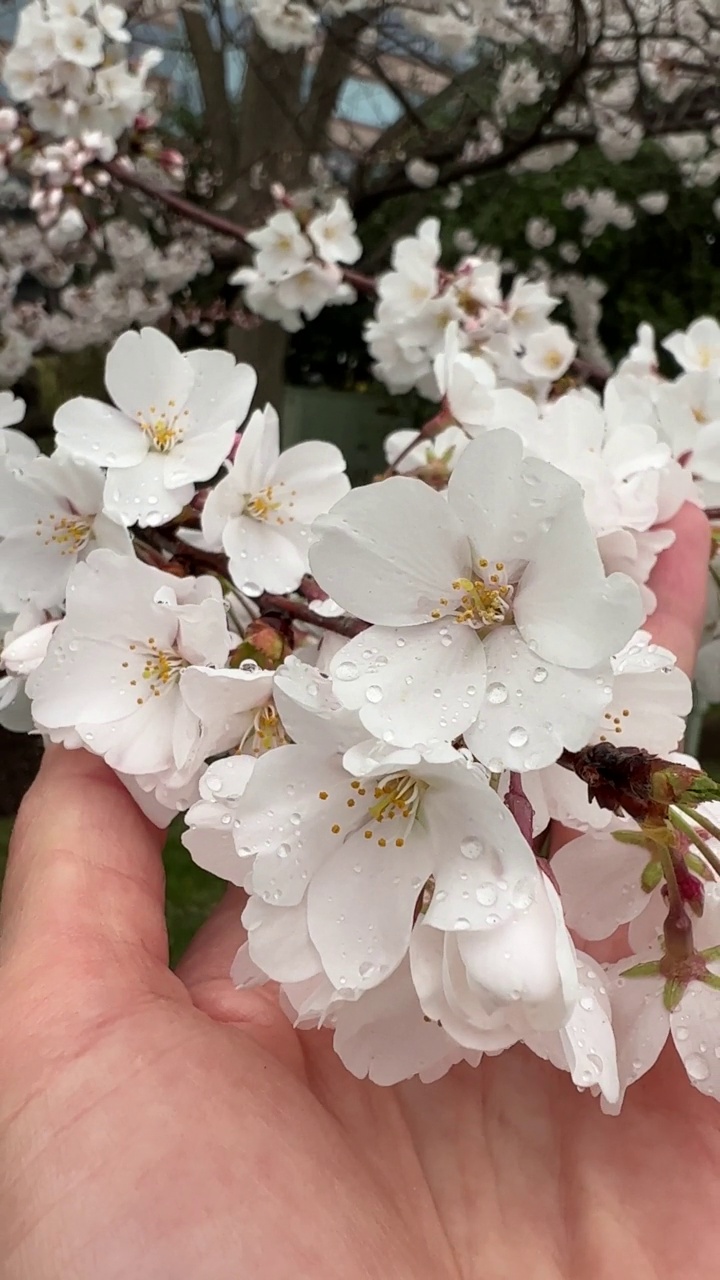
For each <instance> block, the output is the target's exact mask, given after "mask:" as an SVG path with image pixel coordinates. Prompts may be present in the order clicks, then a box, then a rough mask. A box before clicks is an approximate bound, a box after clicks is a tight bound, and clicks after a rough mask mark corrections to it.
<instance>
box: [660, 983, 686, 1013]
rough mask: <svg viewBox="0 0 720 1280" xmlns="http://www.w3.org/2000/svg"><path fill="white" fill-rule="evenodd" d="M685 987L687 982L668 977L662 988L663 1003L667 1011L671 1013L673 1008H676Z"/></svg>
mask: <svg viewBox="0 0 720 1280" xmlns="http://www.w3.org/2000/svg"><path fill="white" fill-rule="evenodd" d="M686 987H687V983H686V982H683V981H682V980H681V979H680V978H668V980H667V982H666V983H665V987H664V989H663V1004H664V1005H665V1008H666V1009H667V1011H668V1013H672V1012H673V1010H674V1009H677V1007H678V1005H679V1003H680V1001H681V1000H682V998H683V996H684V994H685V988H686Z"/></svg>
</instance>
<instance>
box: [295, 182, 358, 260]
mask: <svg viewBox="0 0 720 1280" xmlns="http://www.w3.org/2000/svg"><path fill="white" fill-rule="evenodd" d="M355 232H356V225H355V219H354V218H353V216H352V214H351V212H350V206H349V205H348V202H347V200H345V199H343V197H342V196H338V198H337V200H336V201H335V203H334V204H333V206H332V209H330V210H329V211H328V212H327V213H319V214H316V216H315V217H314V218H312V219H311V220H310V222H309V223H308V228H307V233H308V235H309V237H310V239H311V240H312V242H313V245H314V247H315V252H316V253H317V255H318V257H320V258H322V260H323V262H347V263H353V262H357V260H358V258H359V257H360V256H361V255H362V245H361V243H360V241H359V240H358V238H357V235H356V234H355Z"/></svg>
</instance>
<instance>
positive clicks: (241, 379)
mask: <svg viewBox="0 0 720 1280" xmlns="http://www.w3.org/2000/svg"><path fill="white" fill-rule="evenodd" d="M185 360H186V361H187V363H188V364H189V365H190V367H191V369H192V371H193V374H194V379H195V380H194V383H193V388H192V391H191V392H190V394H189V396H188V398H187V400H186V402H185V408H186V409H187V410H188V415H189V417H190V422H191V424H192V425H191V430H192V431H193V433H194V432H195V431H196V430H200V431H202V432H207V431H209V430H212V428H213V427H216V426H223V425H224V424H225V423H230V424H231V425H232V428H233V431H235V430H236V429H237V428H238V427H239V426H240V424H241V422H243V421H244V419H245V416H246V414H247V412H248V409H249V408H250V404H251V402H252V398H253V396H254V394H255V388H256V386H257V374H256V372H255V370H254V369H253V367H252V365H249V364H237V365H236V363H235V358H234V356H232V355H231V354H230V352H229V351H210V350H206V349H204V348H202V349H200V350H198V351H186V352H185Z"/></svg>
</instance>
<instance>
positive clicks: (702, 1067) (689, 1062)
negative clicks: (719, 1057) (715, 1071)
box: [685, 1053, 710, 1080]
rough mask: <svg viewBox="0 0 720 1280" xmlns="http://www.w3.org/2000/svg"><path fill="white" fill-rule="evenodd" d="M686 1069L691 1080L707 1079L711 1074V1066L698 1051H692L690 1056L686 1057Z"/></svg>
mask: <svg viewBox="0 0 720 1280" xmlns="http://www.w3.org/2000/svg"><path fill="white" fill-rule="evenodd" d="M685 1070H686V1071H687V1073H688V1075H689V1077H690V1079H691V1080H707V1078H708V1076H709V1075H710V1068H709V1066H708V1064H707V1062H705V1061H704V1060H703V1058H701V1057H700V1055H699V1054H697V1053H691V1054H690V1057H689V1058H686V1059H685Z"/></svg>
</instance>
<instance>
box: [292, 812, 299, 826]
mask: <svg viewBox="0 0 720 1280" xmlns="http://www.w3.org/2000/svg"><path fill="white" fill-rule="evenodd" d="M290 821H291V822H292V824H293V826H294V827H299V826H300V823H301V822H302V818H301V816H300V814H299V813H291V814H290Z"/></svg>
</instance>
